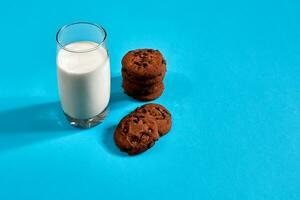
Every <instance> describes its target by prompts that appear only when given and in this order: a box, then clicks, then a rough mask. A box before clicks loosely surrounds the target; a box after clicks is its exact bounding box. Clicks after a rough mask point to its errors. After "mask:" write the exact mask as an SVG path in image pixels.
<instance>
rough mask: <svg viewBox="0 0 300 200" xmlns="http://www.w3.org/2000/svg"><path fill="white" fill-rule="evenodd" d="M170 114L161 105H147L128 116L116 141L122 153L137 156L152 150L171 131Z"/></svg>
mask: <svg viewBox="0 0 300 200" xmlns="http://www.w3.org/2000/svg"><path fill="white" fill-rule="evenodd" d="M171 124H172V119H171V114H170V112H169V111H168V110H167V109H166V108H165V107H163V106H162V105H159V104H145V105H143V106H142V107H139V108H137V109H135V110H134V111H133V112H131V113H129V114H128V115H126V116H125V117H124V118H123V119H122V120H121V121H120V122H119V124H118V126H117V128H116V130H115V133H114V140H115V143H116V145H117V146H118V147H119V148H120V150H121V151H124V152H127V153H128V154H129V155H136V154H139V153H142V152H144V151H146V150H147V149H149V148H151V147H152V146H153V145H154V144H155V141H157V140H158V139H159V137H161V136H163V135H165V134H167V133H168V132H169V130H170V129H171Z"/></svg>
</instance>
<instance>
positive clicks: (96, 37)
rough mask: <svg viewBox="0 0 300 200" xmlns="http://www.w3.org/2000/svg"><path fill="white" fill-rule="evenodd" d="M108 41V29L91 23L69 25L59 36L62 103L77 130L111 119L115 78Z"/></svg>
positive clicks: (59, 78)
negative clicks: (108, 114)
mask: <svg viewBox="0 0 300 200" xmlns="http://www.w3.org/2000/svg"><path fill="white" fill-rule="evenodd" d="M106 41H107V34H106V31H105V30H104V28H103V27H102V26H100V25H97V24H94V23H89V22H76V23H72V24H68V25H65V26H63V27H62V28H60V29H59V31H58V32H57V34H56V43H57V54H56V63H57V77H58V90H59V96H60V100H61V101H60V102H61V106H62V109H63V111H64V113H65V115H66V117H67V119H68V121H69V122H70V124H71V125H73V126H77V127H81V128H90V127H92V126H95V125H97V124H99V123H100V122H102V121H103V120H104V118H105V116H106V115H107V112H108V104H109V99H110V82H111V80H110V79H111V75H110V61H109V54H108V50H107V46H106Z"/></svg>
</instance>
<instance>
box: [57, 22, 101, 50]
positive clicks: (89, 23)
mask: <svg viewBox="0 0 300 200" xmlns="http://www.w3.org/2000/svg"><path fill="white" fill-rule="evenodd" d="M78 24H85V25H91V26H94V27H96V28H98V30H100V31H103V33H104V37H103V38H102V39H101V42H100V43H96V44H97V45H96V46H95V47H93V48H90V49H87V50H84V51H74V50H71V49H68V48H66V45H63V44H62V43H61V42H60V41H59V37H60V35H61V34H62V33H63V31H64V30H65V29H66V28H68V27H70V26H74V25H78ZM106 37H107V33H106V31H105V29H104V28H103V27H102V26H100V25H98V24H96V23H92V22H85V21H80V22H74V23H70V24H66V25H64V26H62V27H61V28H60V29H58V31H57V33H56V43H57V44H58V46H59V47H60V48H62V49H64V50H65V51H68V52H72V53H86V52H90V51H94V50H96V49H98V48H99V46H102V45H103V43H104V42H105V41H106Z"/></svg>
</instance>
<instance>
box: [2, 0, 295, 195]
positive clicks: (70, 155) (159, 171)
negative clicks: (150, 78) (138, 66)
mask: <svg viewBox="0 0 300 200" xmlns="http://www.w3.org/2000/svg"><path fill="white" fill-rule="evenodd" d="M299 10H300V3H299V1H298V2H297V1H259V0H247V1H238V0H237V1H233V0H230V1H217V0H212V1H192V0H185V1H171V0H169V1H162V0H151V1H110V0H107V1H101V0H94V1H93V0H85V1H75V0H72V1H71V0H70V1H59V0H52V1H45V2H44V1H10V2H3V1H1V3H0V16H1V17H0V22H1V23H0V26H1V31H0V38H1V47H0V55H1V64H0V67H1V72H0V199H1V200H12V199H30V200H35V199H38V200H48V199H49V200H50V199H51V200H52V199H63V200H64V199H72V200H75V199H253V200H254V199H255V200H259V199H268V200H269V199H270V200H277V199H289V200H293V199H300V67H299V66H300V12H299ZM81 20H85V21H91V22H96V23H99V24H102V25H103V26H104V27H105V28H106V30H107V32H108V45H109V50H110V55H111V69H112V91H111V103H110V113H109V115H108V117H107V118H106V120H105V121H104V123H103V124H101V125H99V126H97V127H95V128H93V129H89V130H80V129H76V128H73V127H70V126H69V125H68V124H67V122H66V120H65V118H64V116H63V115H62V112H61V109H60V105H59V97H58V92H57V80H56V62H55V56H56V43H55V34H56V31H57V30H58V29H59V27H61V26H62V25H64V24H67V23H71V22H74V21H81ZM141 47H148V48H156V49H160V50H161V51H162V52H163V54H164V55H165V57H166V59H167V62H168V66H167V67H168V72H167V75H166V78H165V87H166V89H165V92H164V94H163V95H162V96H161V97H160V98H159V99H157V100H155V101H154V102H156V103H161V104H163V105H164V106H166V107H167V108H168V109H169V110H170V111H171V112H172V114H173V122H174V123H173V127H172V130H171V132H170V133H169V134H168V135H166V136H165V137H163V138H161V140H159V141H158V142H157V143H156V145H155V146H154V148H152V149H150V150H149V151H147V152H145V153H144V154H141V155H139V156H135V157H128V156H126V154H123V153H120V152H119V150H118V149H117V148H116V146H115V145H114V142H113V139H112V136H113V131H114V128H115V126H116V125H117V123H118V122H119V120H120V119H121V118H122V117H123V116H124V115H126V114H127V113H128V112H129V111H131V110H132V109H134V108H136V107H137V106H140V105H142V103H141V102H138V101H135V100H132V99H130V98H129V97H127V96H126V95H124V94H123V93H122V89H121V85H120V83H121V78H120V67H121V66H120V60H121V58H122V56H123V55H124V54H125V53H126V52H127V51H128V50H131V49H135V48H141Z"/></svg>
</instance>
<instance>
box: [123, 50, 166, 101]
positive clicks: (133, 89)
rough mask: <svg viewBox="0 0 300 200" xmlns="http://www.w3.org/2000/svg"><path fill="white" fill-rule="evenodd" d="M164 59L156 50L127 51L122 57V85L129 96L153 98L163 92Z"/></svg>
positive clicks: (142, 99)
mask: <svg viewBox="0 0 300 200" xmlns="http://www.w3.org/2000/svg"><path fill="white" fill-rule="evenodd" d="M165 73H166V61H165V59H164V58H163V56H162V54H161V53H160V52H159V51H158V50H153V49H137V50H133V51H129V52H128V53H127V54H126V55H125V56H124V57H123V59H122V77H123V82H122V86H123V88H124V91H125V93H126V94H128V95H129V96H131V97H133V98H135V99H138V100H141V101H150V100H154V99H156V98H158V97H160V95H161V94H162V93H163V91H164V84H163V79H164V76H165Z"/></svg>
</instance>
